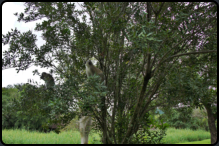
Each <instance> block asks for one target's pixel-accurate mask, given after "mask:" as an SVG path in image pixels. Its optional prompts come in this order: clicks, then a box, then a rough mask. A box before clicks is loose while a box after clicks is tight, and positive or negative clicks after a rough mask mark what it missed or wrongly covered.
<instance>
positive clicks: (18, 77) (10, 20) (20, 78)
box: [2, 2, 81, 87]
mask: <svg viewBox="0 0 219 146" xmlns="http://www.w3.org/2000/svg"><path fill="white" fill-rule="evenodd" d="M24 9H25V6H24V3H22V2H5V3H4V4H3V5H2V34H4V35H5V34H6V33H7V32H8V31H11V29H15V27H16V28H17V29H18V30H19V31H21V33H22V32H26V31H28V30H31V31H32V32H33V33H34V34H36V35H37V42H36V44H37V46H38V47H40V46H42V45H43V44H44V43H45V41H44V40H43V39H42V38H41V37H40V36H41V32H37V31H34V28H35V26H36V23H40V22H42V21H43V19H42V20H38V21H34V22H28V23H24V22H18V21H17V19H18V18H17V17H16V16H14V13H16V12H18V14H19V13H20V12H24ZM76 9H81V8H80V7H79V6H78V4H77V3H76ZM44 20H45V19H44ZM8 48H9V45H3V44H2V52H3V51H4V50H8ZM35 69H38V71H39V73H42V72H47V73H49V70H50V69H46V68H40V67H36V66H31V67H30V68H28V69H27V70H25V71H19V73H17V71H16V70H15V69H14V68H10V69H5V70H2V87H7V85H14V84H17V83H27V81H28V79H31V80H34V81H37V82H38V84H44V81H43V80H40V77H39V76H38V75H34V76H33V73H32V71H33V70H35Z"/></svg>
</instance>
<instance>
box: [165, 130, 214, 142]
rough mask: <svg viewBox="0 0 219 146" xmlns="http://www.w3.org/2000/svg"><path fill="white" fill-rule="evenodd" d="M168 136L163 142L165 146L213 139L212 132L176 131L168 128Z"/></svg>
mask: <svg viewBox="0 0 219 146" xmlns="http://www.w3.org/2000/svg"><path fill="white" fill-rule="evenodd" d="M166 134H167V135H166V136H165V137H164V139H163V140H162V142H163V143H165V144H174V143H180V142H190V141H200V140H204V139H209V138H211V136H210V132H207V131H204V130H195V131H194V130H191V129H175V128H168V129H167V133H166Z"/></svg>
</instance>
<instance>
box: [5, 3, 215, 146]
mask: <svg viewBox="0 0 219 146" xmlns="http://www.w3.org/2000/svg"><path fill="white" fill-rule="evenodd" d="M25 5H26V9H25V12H24V13H20V14H19V15H18V14H15V15H18V21H24V22H31V21H35V20H38V19H42V18H47V19H46V20H44V21H43V22H42V23H41V24H37V26H36V28H35V30H37V31H43V33H42V37H43V39H44V40H45V41H46V43H45V44H44V45H43V46H41V47H37V46H36V44H35V42H36V36H35V35H34V34H32V32H31V31H28V32H25V33H20V32H19V31H18V30H17V29H15V30H12V31H11V32H8V34H6V35H3V38H2V43H3V44H10V48H9V50H8V51H5V52H4V53H3V59H2V69H5V68H8V67H14V68H16V69H17V70H18V71H20V70H26V69H27V68H28V67H29V66H30V65H31V64H34V65H39V66H41V67H52V68H53V69H54V70H55V71H56V72H57V73H58V74H59V75H60V78H65V79H67V81H69V82H70V81H71V80H72V79H73V78H72V77H74V81H76V82H77V83H79V84H82V83H83V82H84V80H85V72H84V70H85V67H84V64H83V61H85V59H86V58H91V57H94V58H95V59H96V60H98V61H99V65H100V69H101V70H103V72H104V75H105V83H106V86H107V90H108V92H107V95H106V96H105V97H104V98H102V99H101V101H100V102H101V104H100V103H99V104H100V105H102V106H101V111H100V112H96V111H95V109H94V110H92V111H93V112H92V114H93V115H94V118H95V119H96V121H97V123H98V124H99V125H100V130H101V131H102V132H103V143H131V142H132V138H133V135H135V134H136V133H137V132H138V131H139V129H140V127H141V124H140V123H142V121H143V119H144V116H145V115H146V113H147V112H148V111H150V110H151V109H154V108H155V107H157V106H159V105H164V104H168V103H166V102H163V101H164V100H163V98H164V97H161V96H158V95H159V94H157V93H158V91H159V87H160V85H161V84H162V83H163V81H164V80H165V77H166V76H167V75H168V74H169V71H170V70H173V69H175V68H178V67H179V61H180V58H181V57H184V56H190V55H194V54H196V55H197V56H199V55H200V54H203V53H216V52H217V51H216V47H214V46H212V47H206V46H207V45H209V44H210V43H212V41H214V40H215V39H216V38H217V37H216V33H215V31H217V29H216V26H217V6H216V5H215V4H214V3H204V2H195V3H193V2H185V3H184V2H175V3H174V2H173V3H164V2H156V3H152V2H136V3H127V2H123V3H115V2H114V3H100V2H90V3H88V2H85V3H84V4H83V5H81V7H82V10H75V5H74V3H67V2H62V3H61V2H59V3H53V2H51V3H38V2H28V3H25ZM85 14H86V15H88V16H89V21H88V20H87V19H86V15H85ZM81 15H82V22H81V21H80V19H79V16H81ZM213 30H214V31H213ZM208 38H211V39H210V40H209V39H208ZM212 38H215V39H213V40H212ZM195 57H196V56H195ZM206 61H207V60H206ZM57 63H58V64H57ZM82 85H83V84H82ZM85 85H86V82H85ZM95 86H97V85H95ZM99 87H101V85H98V88H99ZM98 88H97V89H98ZM82 89H86V88H85V87H84V88H82ZM72 90H74V88H72ZM93 90H94V89H93ZM84 91H85V90H84ZM97 91H98V90H97ZM88 93H89V92H88ZM96 93H97V92H93V93H90V94H92V95H93V94H96ZM74 94H75V95H76V94H77V96H78V97H80V96H81V95H82V92H80V93H79V91H78V93H76V92H74ZM75 95H74V96H75ZM83 96H86V98H84V99H90V98H91V95H88V94H83ZM96 96H98V95H96ZM164 96H165V95H164ZM75 97H76V96H75ZM81 99H82V101H83V98H81ZM81 99H80V100H81ZM153 101H156V102H153ZM106 103H107V104H108V106H106ZM152 103H153V104H152ZM109 107H110V109H111V111H112V114H109V113H108V111H107V108H109ZM107 121H108V122H107Z"/></svg>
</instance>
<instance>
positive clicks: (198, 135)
mask: <svg viewBox="0 0 219 146" xmlns="http://www.w3.org/2000/svg"><path fill="white" fill-rule="evenodd" d="M2 141H3V142H4V143H5V144H80V143H81V142H80V133H79V132H77V131H64V132H61V133H60V134H56V133H54V132H51V133H39V132H29V131H26V130H2ZM162 142H163V143H165V144H210V132H206V131H202V130H197V131H193V130H190V129H174V128H168V130H167V135H166V136H165V138H164V139H163V141H162ZM88 143H89V144H100V143H101V142H100V137H99V135H98V134H96V133H91V134H90V135H89V140H88Z"/></svg>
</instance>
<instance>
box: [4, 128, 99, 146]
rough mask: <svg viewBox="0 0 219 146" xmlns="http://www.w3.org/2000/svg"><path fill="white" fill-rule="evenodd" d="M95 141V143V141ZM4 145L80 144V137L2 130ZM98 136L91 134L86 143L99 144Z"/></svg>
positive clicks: (64, 133)
mask: <svg viewBox="0 0 219 146" xmlns="http://www.w3.org/2000/svg"><path fill="white" fill-rule="evenodd" d="M96 140H97V141H96ZM2 141H3V142H4V143H5V144H80V143H81V136H80V133H79V132H77V131H64V132H61V133H59V134H56V133H54V132H50V133H39V132H30V131H26V130H2ZM99 141H100V138H99V136H98V134H95V133H91V135H89V140H88V143H90V144H92V143H100V142H99Z"/></svg>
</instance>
